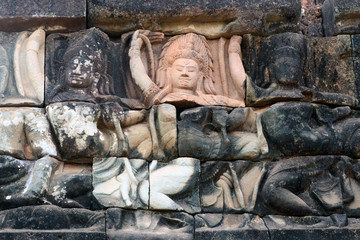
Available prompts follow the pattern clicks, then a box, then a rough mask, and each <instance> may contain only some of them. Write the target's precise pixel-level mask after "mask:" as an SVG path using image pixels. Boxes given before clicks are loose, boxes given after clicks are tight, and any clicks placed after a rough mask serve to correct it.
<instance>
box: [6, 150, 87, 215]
mask: <svg viewBox="0 0 360 240" xmlns="http://www.w3.org/2000/svg"><path fill="white" fill-rule="evenodd" d="M0 172H1V176H2V177H1V178H0V185H1V189H0V203H1V209H8V208H14V207H20V206H26V205H35V204H36V205H42V204H53V205H57V206H61V207H68V208H69V207H75V208H79V207H81V208H90V206H91V204H92V202H91V190H92V189H91V170H90V169H89V167H88V166H86V165H69V164H64V163H63V162H60V161H58V160H56V159H55V158H52V157H49V156H45V157H42V158H40V159H38V160H36V161H28V160H19V159H16V158H13V157H10V156H4V155H1V156H0Z"/></svg>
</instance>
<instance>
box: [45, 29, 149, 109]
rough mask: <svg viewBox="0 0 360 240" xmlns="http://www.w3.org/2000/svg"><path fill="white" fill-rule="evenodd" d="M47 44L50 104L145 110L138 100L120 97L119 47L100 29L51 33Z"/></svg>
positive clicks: (47, 86)
mask: <svg viewBox="0 0 360 240" xmlns="http://www.w3.org/2000/svg"><path fill="white" fill-rule="evenodd" d="M46 45H47V48H46V49H47V50H46V90H45V92H46V94H45V97H46V99H45V103H46V104H49V103H54V102H67V101H76V102H91V103H105V102H114V103H118V104H120V105H121V106H124V107H129V108H131V109H134V108H136V109H139V108H143V107H144V105H143V104H142V103H141V102H139V101H138V100H136V99H129V98H120V97H118V96H117V95H119V96H123V95H124V94H123V93H122V90H119V88H120V85H121V83H120V82H119V81H118V77H117V72H118V70H117V65H116V57H115V53H116V46H117V45H116V44H115V43H114V42H112V41H110V39H109V37H108V36H107V35H106V34H105V33H103V32H102V31H100V30H99V29H96V28H91V29H88V30H84V31H80V32H76V33H71V34H51V35H50V36H49V37H48V38H47V40H46ZM115 92H116V94H115Z"/></svg>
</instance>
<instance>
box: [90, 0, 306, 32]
mask: <svg viewBox="0 0 360 240" xmlns="http://www.w3.org/2000/svg"><path fill="white" fill-rule="evenodd" d="M88 4H89V5H88V11H89V17H88V20H89V24H90V26H96V27H99V28H101V29H102V30H103V31H105V32H107V33H109V34H111V35H114V36H118V35H119V34H121V33H123V32H128V31H131V30H135V29H139V28H142V29H149V30H152V31H162V32H165V33H168V34H176V33H184V32H189V31H195V32H197V33H199V34H203V35H205V36H208V37H217V36H220V35H223V36H229V35H232V34H244V33H253V34H256V35H264V34H265V35H268V34H273V33H276V32H285V31H298V29H299V20H300V8H301V2H300V1H298V0H291V1H286V0H281V1H276V2H274V1H271V0H265V1H264V0H262V1H259V0H257V1H249V0H247V1H216V0H214V1H200V0H197V1H192V0H180V1H177V0H170V1H168V0H166V1H156V2H154V1H152V0H145V1H120V0H106V1H103V0H90V1H89V2H88Z"/></svg>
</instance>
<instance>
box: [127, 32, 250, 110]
mask: <svg viewBox="0 0 360 240" xmlns="http://www.w3.org/2000/svg"><path fill="white" fill-rule="evenodd" d="M163 38H164V36H163V35H162V34H161V33H150V32H149V31H136V32H135V33H134V34H133V35H132V41H131V44H130V50H129V57H130V71H131V75H132V79H133V81H134V82H135V84H136V85H137V86H138V87H139V89H140V90H141V92H142V94H143V96H142V98H143V100H144V103H145V105H146V106H148V107H149V106H152V105H154V104H157V103H164V102H168V103H173V104H175V105H179V106H194V105H221V106H230V107H244V106H245V103H244V98H245V89H244V84H245V79H246V73H245V70H244V67H243V64H242V60H241V47H240V44H241V40H242V38H241V37H240V36H233V37H232V38H231V39H230V40H225V39H224V38H221V39H220V40H214V41H208V40H206V38H205V37H203V36H200V35H197V34H194V33H188V34H186V35H178V36H175V37H172V38H170V39H168V41H167V42H166V44H165V45H163V47H162V49H161V54H159V55H158V56H157V57H155V56H154V53H153V52H152V49H153V48H154V49H155V48H156V49H158V48H159V47H158V45H154V46H153V47H152V43H159V42H162V41H163ZM142 46H146V48H147V49H148V52H149V56H150V57H149V59H148V60H149V62H150V64H146V62H147V59H146V57H144V54H142V51H141V49H142ZM214 59H216V61H214ZM215 63H216V64H215ZM148 65H149V66H148ZM156 65H158V67H157V69H155V66H156ZM148 69H149V70H148ZM148 72H149V73H150V76H149V75H148ZM155 72H156V73H155Z"/></svg>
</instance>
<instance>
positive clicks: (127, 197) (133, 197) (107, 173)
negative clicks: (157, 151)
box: [93, 157, 149, 209]
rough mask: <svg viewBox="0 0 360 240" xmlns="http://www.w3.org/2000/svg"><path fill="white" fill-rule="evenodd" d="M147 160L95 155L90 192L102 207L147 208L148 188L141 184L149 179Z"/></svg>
mask: <svg viewBox="0 0 360 240" xmlns="http://www.w3.org/2000/svg"><path fill="white" fill-rule="evenodd" d="M148 170H149V168H148V163H147V162H146V161H145V160H141V159H128V158H116V157H112V158H95V159H94V163H93V186H94V190H93V194H94V196H95V198H96V199H97V200H98V202H99V203H100V204H101V205H102V206H105V207H122V208H133V209H139V208H142V209H147V208H148V205H149V202H148V198H149V197H148V196H149V188H148V186H147V187H142V185H143V183H142V182H143V181H145V180H147V181H148V179H149V171H148Z"/></svg>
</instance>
